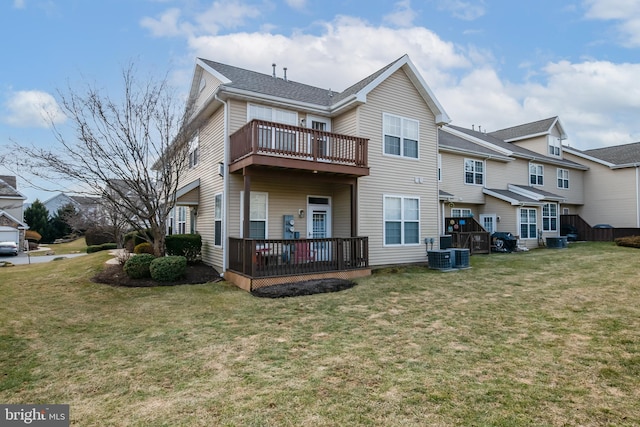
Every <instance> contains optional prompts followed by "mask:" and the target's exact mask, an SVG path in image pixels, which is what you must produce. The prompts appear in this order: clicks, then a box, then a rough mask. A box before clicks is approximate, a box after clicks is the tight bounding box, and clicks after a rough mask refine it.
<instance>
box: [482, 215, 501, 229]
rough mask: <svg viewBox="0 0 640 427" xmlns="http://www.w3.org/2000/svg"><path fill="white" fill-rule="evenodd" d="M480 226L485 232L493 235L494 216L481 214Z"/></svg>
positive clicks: (494, 226)
mask: <svg viewBox="0 0 640 427" xmlns="http://www.w3.org/2000/svg"><path fill="white" fill-rule="evenodd" d="M480 225H482V227H483V228H484V229H485V230H487V231H488V232H489V233H493V232H494V231H497V227H496V215H495V214H489V215H487V214H481V215H480Z"/></svg>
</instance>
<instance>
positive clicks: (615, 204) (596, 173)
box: [563, 142, 640, 228]
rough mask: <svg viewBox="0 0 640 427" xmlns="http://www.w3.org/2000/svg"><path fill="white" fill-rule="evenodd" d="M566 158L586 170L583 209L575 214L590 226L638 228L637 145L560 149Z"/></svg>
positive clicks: (639, 171) (639, 173)
mask: <svg viewBox="0 0 640 427" xmlns="http://www.w3.org/2000/svg"><path fill="white" fill-rule="evenodd" d="M563 151H564V153H565V156H566V158H567V159H572V160H574V161H576V162H580V163H583V164H585V165H587V166H588V167H589V172H588V173H586V174H585V178H584V185H585V188H587V189H588V191H585V194H584V198H585V202H584V206H582V207H581V208H580V209H578V211H577V213H578V214H579V215H580V216H581V217H582V219H584V220H585V221H586V222H587V223H589V224H590V225H592V226H593V225H596V224H610V225H612V226H614V227H631V228H640V169H639V167H640V142H635V143H631V144H623V145H616V146H613V147H605V148H596V149H592V150H583V151H581V150H578V149H576V148H572V147H569V146H564V147H563Z"/></svg>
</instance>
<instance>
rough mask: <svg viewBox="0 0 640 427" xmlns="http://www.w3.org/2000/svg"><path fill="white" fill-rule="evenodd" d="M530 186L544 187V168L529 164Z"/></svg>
mask: <svg viewBox="0 0 640 427" xmlns="http://www.w3.org/2000/svg"><path fill="white" fill-rule="evenodd" d="M529 184H531V185H544V166H542V165H538V164H535V163H529Z"/></svg>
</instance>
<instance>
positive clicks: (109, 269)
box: [92, 263, 222, 288]
mask: <svg viewBox="0 0 640 427" xmlns="http://www.w3.org/2000/svg"><path fill="white" fill-rule="evenodd" d="M92 280H93V281H94V282H96V283H104V284H106V285H111V286H124V287H130V288H147V287H153V286H175V285H196V284H200V283H208V282H218V281H220V280H222V278H221V277H220V274H218V272H217V271H216V270H215V269H214V268H212V267H209V266H208V265H206V264H202V263H198V264H194V265H188V266H187V270H186V272H185V275H184V277H183V278H181V279H180V280H177V281H175V282H157V281H155V280H153V279H151V278H148V279H132V278H130V277H129V276H127V274H126V273H125V272H124V271H123V270H122V265H120V264H117V265H116V264H114V265H107V266H106V267H105V268H104V270H102V271H101V272H100V273H98V274H97V275H96V276H94V277H93V278H92Z"/></svg>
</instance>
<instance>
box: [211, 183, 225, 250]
mask: <svg viewBox="0 0 640 427" xmlns="http://www.w3.org/2000/svg"><path fill="white" fill-rule="evenodd" d="M223 212H224V199H223V197H222V193H216V194H214V196H213V246H215V247H217V248H220V247H222V241H223V239H222V236H223V234H224V233H223V232H222V215H223ZM218 223H219V228H220V233H217V231H218Z"/></svg>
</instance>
